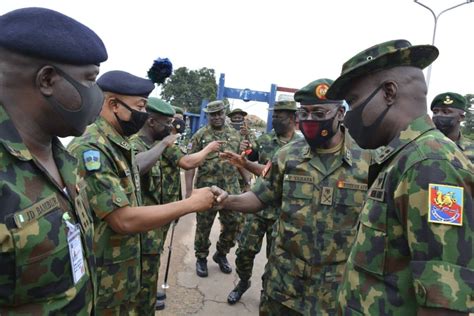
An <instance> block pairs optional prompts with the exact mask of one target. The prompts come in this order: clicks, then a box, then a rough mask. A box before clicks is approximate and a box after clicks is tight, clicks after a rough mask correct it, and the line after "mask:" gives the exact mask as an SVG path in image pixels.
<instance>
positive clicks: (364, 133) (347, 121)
mask: <svg viewBox="0 0 474 316" xmlns="http://www.w3.org/2000/svg"><path fill="white" fill-rule="evenodd" d="M382 86H383V84H381V85H380V86H379V87H378V88H377V89H375V91H374V92H372V93H371V94H370V95H369V96H368V97H367V99H365V100H364V101H363V102H362V103H361V104H360V105H359V106H358V107H357V108H356V109H354V110H350V111H348V112H347V113H346V116H345V117H344V126H345V127H347V129H348V130H349V134H351V136H352V138H354V140H355V141H356V142H357V144H359V146H360V147H361V148H370V149H374V148H377V147H379V146H376V145H373V144H371V140H372V139H373V138H374V135H377V129H378V127H379V125H380V123H382V120H383V118H384V117H385V114H387V112H388V110H389V109H390V107H387V109H386V110H385V111H383V112H382V113H381V114H380V115H379V116H378V117H377V119H376V120H375V121H374V122H373V123H372V124H370V125H369V126H365V125H363V124H362V112H364V108H365V106H366V105H367V104H368V103H369V102H370V101H371V100H372V99H373V98H374V97H375V95H376V94H377V92H379V90H380V89H381V88H382Z"/></svg>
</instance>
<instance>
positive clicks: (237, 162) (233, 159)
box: [219, 150, 246, 168]
mask: <svg viewBox="0 0 474 316" xmlns="http://www.w3.org/2000/svg"><path fill="white" fill-rule="evenodd" d="M219 157H220V158H222V159H225V160H226V161H227V162H229V163H230V164H231V165H233V166H236V167H240V168H244V166H245V162H246V158H245V152H243V153H242V155H239V154H236V153H233V152H231V151H227V150H226V151H224V152H223V153H220V154H219Z"/></svg>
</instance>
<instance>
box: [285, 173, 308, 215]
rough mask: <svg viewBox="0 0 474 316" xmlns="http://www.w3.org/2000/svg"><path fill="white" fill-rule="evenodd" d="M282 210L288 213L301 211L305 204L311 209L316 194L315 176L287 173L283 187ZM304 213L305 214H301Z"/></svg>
mask: <svg viewBox="0 0 474 316" xmlns="http://www.w3.org/2000/svg"><path fill="white" fill-rule="evenodd" d="M282 190H283V191H282V196H283V197H284V198H283V199H282V210H284V212H285V213H288V214H294V213H295V212H301V211H303V212H304V210H302V208H303V207H304V206H307V209H308V210H307V211H310V209H311V203H312V199H313V194H314V184H313V177H311V176H302V175H293V174H285V175H284V177H283V187H282ZM301 215H304V214H301Z"/></svg>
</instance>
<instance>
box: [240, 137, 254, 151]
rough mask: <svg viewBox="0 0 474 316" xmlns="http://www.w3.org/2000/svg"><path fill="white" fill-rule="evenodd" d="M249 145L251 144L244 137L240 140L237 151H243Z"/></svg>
mask: <svg viewBox="0 0 474 316" xmlns="http://www.w3.org/2000/svg"><path fill="white" fill-rule="evenodd" d="M251 146H252V145H251V144H250V142H249V141H248V140H247V139H244V140H243V141H241V142H240V145H239V151H240V152H242V151H245V150H247V149H248V148H249V147H251Z"/></svg>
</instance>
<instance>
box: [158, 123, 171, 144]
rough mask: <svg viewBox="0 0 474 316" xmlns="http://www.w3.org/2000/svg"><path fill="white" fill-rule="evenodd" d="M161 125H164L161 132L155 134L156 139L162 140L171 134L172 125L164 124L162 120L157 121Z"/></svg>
mask: <svg viewBox="0 0 474 316" xmlns="http://www.w3.org/2000/svg"><path fill="white" fill-rule="evenodd" d="M157 123H158V124H159V125H161V126H163V129H162V130H161V131H159V132H156V134H155V139H156V140H162V139H163V138H165V137H166V136H168V135H169V134H171V127H170V126H169V125H166V124H163V123H161V122H157Z"/></svg>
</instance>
